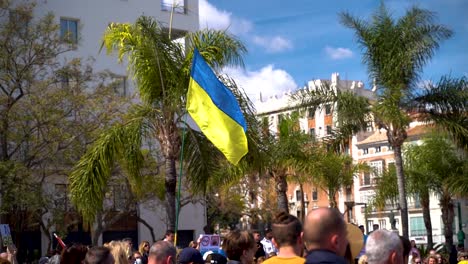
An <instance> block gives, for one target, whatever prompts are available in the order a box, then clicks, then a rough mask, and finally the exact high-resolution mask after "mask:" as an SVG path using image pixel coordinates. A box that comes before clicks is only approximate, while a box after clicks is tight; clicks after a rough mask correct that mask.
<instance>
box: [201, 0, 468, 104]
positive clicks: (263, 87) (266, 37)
mask: <svg viewBox="0 0 468 264" xmlns="http://www.w3.org/2000/svg"><path fill="white" fill-rule="evenodd" d="M199 2H200V27H201V28H203V27H210V28H216V29H228V30H229V31H230V32H231V33H232V34H234V35H236V36H238V37H239V38H240V39H241V40H242V41H243V42H244V43H245V44H246V46H247V49H248V54H247V55H246V56H245V58H244V59H245V64H246V67H245V69H233V68H228V69H226V72H227V73H228V74H229V75H230V76H232V77H233V78H234V79H236V80H237V81H238V82H239V83H240V85H241V86H242V87H243V88H244V89H245V90H246V92H247V93H248V95H249V96H250V97H251V99H252V100H254V101H255V100H256V99H258V95H259V93H260V92H262V95H264V96H272V95H276V94H281V93H283V92H285V91H289V90H294V89H296V88H297V87H299V86H303V85H304V84H305V83H306V82H307V81H309V80H312V79H318V78H320V79H329V78H330V76H331V74H332V73H333V72H338V73H339V74H340V78H342V79H350V80H360V81H363V82H364V83H365V85H366V87H367V88H369V87H370V83H371V82H370V81H369V80H368V77H367V76H368V75H367V72H366V68H365V66H364V65H363V64H362V63H361V50H360V48H359V47H358V45H357V44H356V39H355V37H354V35H353V31H352V30H350V29H348V28H345V27H344V26H342V25H341V24H340V23H339V21H338V13H340V12H342V11H348V12H350V13H351V14H353V15H355V16H358V17H361V18H363V19H367V18H369V17H370V15H371V14H372V12H373V11H374V10H375V9H376V8H377V7H378V6H379V4H380V1H378V0H327V1H323V0H290V1H284V0H199ZM385 4H386V5H387V7H388V8H389V9H390V11H391V12H392V14H394V16H395V17H399V16H401V15H402V14H404V12H405V10H406V9H407V8H409V7H410V6H412V5H414V4H417V5H418V6H419V7H423V8H427V9H429V10H431V11H435V12H437V20H436V21H437V22H438V23H440V24H444V25H446V26H448V27H449V28H451V29H452V30H453V31H454V35H453V37H452V38H451V39H449V40H447V41H444V42H443V43H442V45H441V47H440V49H439V50H438V51H437V52H436V54H435V56H434V58H433V59H432V61H431V62H430V63H429V64H428V65H427V66H426V67H425V68H424V73H423V76H422V80H421V81H437V80H438V79H439V78H440V77H441V76H442V75H444V74H451V75H452V76H455V77H460V76H462V75H465V76H468V52H467V50H468V14H467V13H466V11H467V10H468V1H467V0H419V1H417V0H405V1H404V0H395V1H393V0H392V1H390V0H389V1H385Z"/></svg>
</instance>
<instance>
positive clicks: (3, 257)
mask: <svg viewBox="0 0 468 264" xmlns="http://www.w3.org/2000/svg"><path fill="white" fill-rule="evenodd" d="M0 259H8V253H6V252H2V253H0Z"/></svg>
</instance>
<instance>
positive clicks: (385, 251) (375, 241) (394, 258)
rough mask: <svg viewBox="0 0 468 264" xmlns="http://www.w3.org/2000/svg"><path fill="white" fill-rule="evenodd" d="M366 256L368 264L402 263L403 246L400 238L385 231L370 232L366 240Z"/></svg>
mask: <svg viewBox="0 0 468 264" xmlns="http://www.w3.org/2000/svg"><path fill="white" fill-rule="evenodd" d="M366 255H367V263H369V264H383V263H391V264H397V263H398V264H400V263H403V245H402V242H401V240H400V237H399V236H398V235H397V234H395V233H392V232H390V231H387V230H376V231H374V232H372V233H371V234H370V235H369V237H368V238H367V243H366ZM406 263H408V262H406Z"/></svg>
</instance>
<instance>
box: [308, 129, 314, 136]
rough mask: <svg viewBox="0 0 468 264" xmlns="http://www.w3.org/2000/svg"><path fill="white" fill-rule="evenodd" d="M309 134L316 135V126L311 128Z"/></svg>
mask: <svg viewBox="0 0 468 264" xmlns="http://www.w3.org/2000/svg"><path fill="white" fill-rule="evenodd" d="M309 134H310V136H311V137H315V128H311V129H309Z"/></svg>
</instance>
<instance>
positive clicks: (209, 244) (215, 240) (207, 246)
mask: <svg viewBox="0 0 468 264" xmlns="http://www.w3.org/2000/svg"><path fill="white" fill-rule="evenodd" d="M198 240H199V241H200V242H199V245H200V253H201V254H202V255H203V254H205V253H206V252H208V251H213V253H219V251H220V246H221V237H220V236H219V235H200V238H199V239H198Z"/></svg>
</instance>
